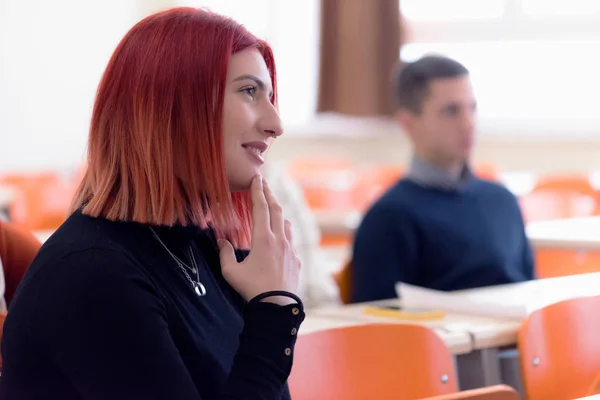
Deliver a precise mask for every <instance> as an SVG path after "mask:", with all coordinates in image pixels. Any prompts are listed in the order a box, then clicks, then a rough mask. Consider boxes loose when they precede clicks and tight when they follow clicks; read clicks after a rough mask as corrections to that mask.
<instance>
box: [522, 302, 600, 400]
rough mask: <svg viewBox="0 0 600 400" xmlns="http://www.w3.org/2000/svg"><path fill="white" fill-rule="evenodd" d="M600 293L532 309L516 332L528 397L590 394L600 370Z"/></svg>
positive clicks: (554, 399)
mask: <svg viewBox="0 0 600 400" xmlns="http://www.w3.org/2000/svg"><path fill="white" fill-rule="evenodd" d="M599 310H600V296H598V297H584V298H578V299H572V300H566V301H562V302H560V303H556V304H552V305H550V306H547V307H544V308H542V309H540V310H537V311H535V312H533V313H532V314H531V315H530V316H529V317H528V318H526V319H525V321H524V322H523V325H522V326H521V328H520V329H519V333H518V347H519V353H520V364H521V372H522V376H523V384H524V388H525V394H526V397H527V399H529V400H564V399H574V398H579V397H584V396H588V395H590V394H591V393H590V391H591V388H592V386H593V385H594V384H595V381H596V375H597V374H598V371H600V340H598V338H599V337H600V319H599V318H598V311H599Z"/></svg>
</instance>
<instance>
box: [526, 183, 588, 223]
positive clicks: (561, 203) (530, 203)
mask: <svg viewBox="0 0 600 400" xmlns="http://www.w3.org/2000/svg"><path fill="white" fill-rule="evenodd" d="M519 204H520V206H521V210H522V212H523V217H524V219H525V221H526V222H535V221H546V220H551V219H562V218H575V217H589V216H592V215H596V214H597V212H598V201H597V200H596V197H595V196H591V195H589V194H582V193H576V192H560V191H557V192H554V191H546V190H540V191H535V192H531V193H528V194H526V195H523V196H521V197H519Z"/></svg>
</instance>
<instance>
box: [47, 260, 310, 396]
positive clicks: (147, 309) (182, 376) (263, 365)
mask: <svg viewBox="0 0 600 400" xmlns="http://www.w3.org/2000/svg"><path fill="white" fill-rule="evenodd" d="M65 277H68V279H65ZM47 288H48V290H49V291H50V290H51V293H50V292H48V293H47V294H46V295H45V296H44V299H47V301H45V302H44V303H43V305H42V306H41V307H40V308H39V310H38V311H39V314H38V318H39V322H40V323H41V325H40V326H41V329H43V330H45V331H46V332H45V334H43V335H37V336H38V337H42V338H43V342H42V343H41V344H42V345H43V346H44V347H45V349H46V350H47V352H48V353H49V354H50V356H51V357H53V358H54V360H55V363H56V364H57V365H58V367H59V368H60V370H61V371H62V372H63V373H64V374H65V375H66V376H67V377H68V379H69V380H70V381H71V382H72V383H73V385H74V386H75V387H76V389H77V391H78V392H79V393H80V394H81V396H82V398H83V399H86V400H91V399H117V400H118V399H123V400H125V399H127V400H130V399H138V398H139V399H157V400H158V399H165V400H167V399H178V400H186V399H190V400H191V399H194V400H199V399H201V397H200V395H199V393H198V391H197V389H196V386H195V385H194V382H193V380H192V377H191V376H190V374H189V372H188V370H187V368H186V367H185V365H184V363H183V361H182V359H181V357H180V356H179V352H178V349H177V348H176V346H175V344H174V343H173V340H172V338H171V336H170V333H169V329H168V322H167V316H166V310H165V306H164V304H163V303H162V299H161V297H160V295H159V294H158V293H157V291H156V288H155V287H154V286H153V285H152V283H151V281H150V280H149V279H147V278H146V277H145V276H144V275H143V274H142V273H141V272H139V271H138V270H136V269H135V268H134V267H133V266H132V265H130V264H129V263H128V261H127V260H126V259H124V257H123V256H122V255H121V254H119V253H117V252H112V251H108V250H86V251H84V252H78V253H72V254H70V255H69V256H67V257H66V258H64V259H62V260H61V262H59V263H57V265H56V266H55V271H54V273H53V274H51V277H49V279H48V284H47ZM40 295H43V293H40ZM303 317H304V312H303V309H302V305H301V304H300V305H292V306H286V307H280V306H277V305H274V304H270V303H259V304H254V305H251V306H248V307H247V308H246V309H245V310H244V319H245V326H244V329H243V330H242V333H241V337H240V345H239V349H238V352H237V355H236V356H235V360H234V363H233V367H232V370H231V373H230V376H229V378H228V381H227V384H226V387H225V388H224V391H223V393H222V394H221V395H220V396H219V399H242V398H243V399H277V400H279V399H280V398H281V396H282V393H283V390H284V386H285V382H286V380H287V376H288V375H289V372H290V370H291V364H292V353H293V346H294V344H295V336H294V335H290V331H291V330H292V328H296V329H297V327H298V326H299V325H300V323H301V322H302V319H303ZM286 349H290V350H288V351H286ZM290 351H292V352H290ZM288 354H289V355H288ZM196 380H197V377H196Z"/></svg>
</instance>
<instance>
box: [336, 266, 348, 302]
mask: <svg viewBox="0 0 600 400" xmlns="http://www.w3.org/2000/svg"><path fill="white" fill-rule="evenodd" d="M333 281H334V282H335V283H336V284H337V287H338V291H339V294H340V301H341V302H342V304H350V302H351V290H352V263H351V262H350V261H348V262H347V263H346V264H344V266H343V267H342V269H341V270H339V271H338V272H336V273H335V274H333Z"/></svg>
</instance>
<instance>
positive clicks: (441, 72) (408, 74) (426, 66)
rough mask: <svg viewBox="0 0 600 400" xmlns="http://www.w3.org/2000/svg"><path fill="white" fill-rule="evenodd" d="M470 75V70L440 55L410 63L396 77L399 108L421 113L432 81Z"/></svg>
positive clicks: (425, 57) (429, 56)
mask: <svg viewBox="0 0 600 400" xmlns="http://www.w3.org/2000/svg"><path fill="white" fill-rule="evenodd" d="M468 74H469V70H468V69H467V68H466V67H465V66H464V65H462V64H461V63H459V62H458V61H455V60H453V59H451V58H448V57H445V56H440V55H427V56H424V57H422V58H420V59H418V60H417V61H414V62H411V63H408V64H406V65H404V66H403V68H402V69H401V70H400V71H399V73H398V75H397V77H396V85H395V92H396V101H397V105H398V108H405V109H408V110H410V111H413V112H415V113H419V112H421V107H422V105H423V100H424V99H425V97H427V94H428V91H429V83H430V82H431V81H432V80H435V79H443V78H458V77H461V76H465V75H468Z"/></svg>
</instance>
